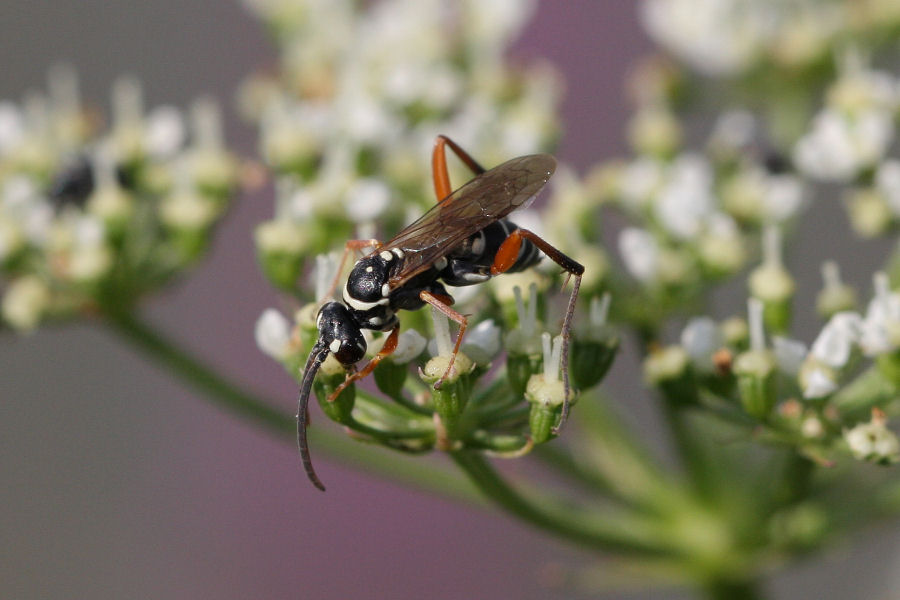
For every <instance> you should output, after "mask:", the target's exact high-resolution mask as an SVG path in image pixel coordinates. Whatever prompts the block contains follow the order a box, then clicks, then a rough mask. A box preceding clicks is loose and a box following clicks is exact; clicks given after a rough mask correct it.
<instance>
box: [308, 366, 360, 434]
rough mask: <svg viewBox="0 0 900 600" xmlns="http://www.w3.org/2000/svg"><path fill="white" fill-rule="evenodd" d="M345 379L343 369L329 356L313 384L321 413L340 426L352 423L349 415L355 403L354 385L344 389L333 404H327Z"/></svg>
mask: <svg viewBox="0 0 900 600" xmlns="http://www.w3.org/2000/svg"><path fill="white" fill-rule="evenodd" d="M346 377H347V372H346V370H345V369H344V367H343V366H342V365H341V363H339V362H338V361H337V359H335V358H334V356H333V355H331V354H329V355H328V358H326V359H325V362H323V363H322V367H321V368H320V369H319V373H318V375H317V377H316V379H315V381H314V382H313V390H314V391H315V393H316V399H317V400H318V401H319V406H320V407H321V409H322V412H324V413H325V415H326V416H328V418H329V419H331V420H332V421H335V422H337V423H340V424H342V425H348V424H349V423H350V422H351V421H352V416H351V414H352V412H353V406H354V404H355V403H356V384H352V383H351V384H350V385H348V386H347V387H346V388H344V390H343V391H342V392H341V393H340V395H338V397H337V398H335V400H334V402H329V401H328V398H329V397H330V396H331V394H333V393H334V391H335V390H336V389H337V388H338V386H340V385H341V384H342V383H344V380H345V379H346Z"/></svg>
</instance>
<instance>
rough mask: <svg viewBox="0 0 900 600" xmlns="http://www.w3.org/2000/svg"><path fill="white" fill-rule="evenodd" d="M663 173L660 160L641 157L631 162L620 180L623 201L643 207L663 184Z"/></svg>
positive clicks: (628, 204)
mask: <svg viewBox="0 0 900 600" xmlns="http://www.w3.org/2000/svg"><path fill="white" fill-rule="evenodd" d="M663 175H664V168H663V165H662V163H660V162H659V161H656V160H653V159H650V158H639V159H638V160H635V161H633V162H631V163H629V164H628V165H626V166H625V168H624V169H623V170H622V176H621V179H620V180H619V194H620V195H621V197H622V201H623V202H624V203H625V204H626V205H627V206H628V207H630V208H634V209H640V208H643V207H644V206H646V205H647V203H649V202H650V199H651V198H652V197H653V196H654V194H656V192H657V190H658V189H659V187H660V186H661V185H662V182H663Z"/></svg>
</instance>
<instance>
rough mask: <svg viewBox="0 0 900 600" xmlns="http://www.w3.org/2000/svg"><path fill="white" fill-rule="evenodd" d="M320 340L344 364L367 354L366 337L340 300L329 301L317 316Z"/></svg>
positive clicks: (354, 361)
mask: <svg viewBox="0 0 900 600" xmlns="http://www.w3.org/2000/svg"><path fill="white" fill-rule="evenodd" d="M316 324H317V325H318V327H319V341H320V342H321V343H322V344H324V345H325V347H327V348H328V350H329V351H330V352H331V353H332V354H334V357H335V358H336V359H337V360H338V362H340V363H341V364H342V365H352V364H356V363H358V362H359V361H360V360H362V358H363V356H365V354H366V339H365V338H364V337H363V334H362V331H361V330H360V328H359V325H357V323H356V321H355V320H354V319H353V316H352V315H351V313H350V310H349V309H348V308H347V307H346V306H344V305H343V304H341V303H340V302H329V303H328V304H326V305H325V306H323V307H322V308H321V310H319V316H318V317H316Z"/></svg>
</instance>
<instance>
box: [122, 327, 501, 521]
mask: <svg viewBox="0 0 900 600" xmlns="http://www.w3.org/2000/svg"><path fill="white" fill-rule="evenodd" d="M107 317H108V318H107V321H106V322H107V323H108V324H109V325H110V326H111V328H112V331H114V332H115V333H116V334H118V335H119V336H121V337H122V338H123V339H125V340H127V341H128V342H130V343H131V344H132V345H133V346H134V347H135V348H137V349H138V350H140V351H141V352H142V353H144V354H145V355H146V356H148V357H149V358H151V359H153V360H154V361H155V362H156V363H157V364H159V365H161V366H163V367H165V368H166V369H168V370H169V371H171V372H172V373H173V374H175V375H177V376H178V377H179V378H180V379H182V380H183V381H184V382H185V383H187V384H188V385H190V386H191V387H193V388H194V389H195V390H197V391H199V392H200V393H202V394H203V395H204V397H205V398H206V399H207V400H209V401H210V402H211V403H212V404H213V405H214V406H216V407H218V408H223V409H225V410H226V411H228V412H230V413H232V414H234V415H235V416H237V417H239V418H243V419H247V420H248V421H249V422H251V423H253V424H254V425H256V426H257V427H261V428H262V429H263V430H265V431H267V432H268V433H271V434H274V435H276V436H277V437H279V438H281V439H284V440H290V441H293V440H294V436H295V434H296V427H297V421H296V418H295V417H293V416H291V415H289V414H286V413H284V412H282V411H280V410H278V409H276V408H273V406H274V405H275V402H274V401H272V400H268V399H264V398H261V397H260V396H258V395H256V394H253V393H251V392H247V391H244V390H242V389H241V387H240V386H238V385H237V384H235V383H234V382H232V381H229V380H228V379H226V378H224V377H222V376H221V375H219V373H217V372H216V371H215V370H214V369H212V368H210V367H208V366H206V365H205V364H203V363H202V362H201V361H200V360H198V359H197V358H195V357H193V356H192V355H190V354H189V353H187V352H185V351H184V350H182V349H181V348H180V347H179V346H178V344H177V343H175V342H173V341H171V340H169V339H168V338H166V337H165V336H163V335H161V334H160V333H158V332H157V331H156V330H155V329H154V328H153V327H152V326H150V325H148V324H146V323H144V322H143V321H141V320H140V319H139V318H138V317H137V316H136V315H134V314H131V313H125V312H116V313H109V314H107ZM310 443H311V445H312V446H314V447H316V448H317V449H319V450H322V451H324V452H326V453H327V454H329V455H331V456H333V457H336V458H340V459H344V460H346V461H347V462H349V463H353V464H354V465H356V466H358V467H362V468H364V469H366V470H367V471H370V472H378V473H380V474H383V475H385V476H387V477H390V478H391V479H393V480H395V481H399V482H402V483H406V484H410V485H414V486H416V487H418V488H420V489H424V490H427V491H430V492H434V493H436V494H439V495H442V496H449V497H452V498H456V499H458V500H464V501H466V502H470V503H476V504H483V503H484V501H483V500H482V498H481V496H480V495H479V494H478V492H477V490H475V489H474V488H473V487H472V486H471V485H469V483H468V482H467V481H466V480H465V478H463V477H461V476H459V475H458V474H457V473H455V472H454V471H452V470H450V469H446V468H442V467H440V466H437V465H435V464H434V463H433V462H428V463H427V464H424V463H423V462H422V460H421V459H419V460H414V459H410V458H408V457H405V456H402V455H398V454H397V453H396V452H391V451H389V450H386V449H384V450H382V449H373V448H372V446H370V445H368V444H360V443H355V442H351V441H348V440H347V438H346V437H345V436H341V435H336V434H333V433H330V432H328V431H326V430H325V429H323V428H322V427H317V428H315V429H313V430H311V431H310ZM298 462H299V459H298Z"/></svg>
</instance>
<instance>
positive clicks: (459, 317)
mask: <svg viewBox="0 0 900 600" xmlns="http://www.w3.org/2000/svg"><path fill="white" fill-rule="evenodd" d="M419 298H421V299H422V300H424V301H425V302H427V303H428V304H430V305H431V306H433V307H434V308H436V309H438V310H439V311H441V312H442V313H443V314H444V315H445V316H446V317H447V318H448V319H452V320H453V321H456V322H457V323H458V324H459V333H457V334H456V343H455V344H454V345H453V353H452V354H451V355H450V361H449V362H448V363H447V369H446V370H445V371H444V374H443V375H441V378H440V379H438V380H437V381H436V382H435V384H434V389H436V390H437V389H440V387H441V385H442V384H443V383H444V380H446V379H447V376H448V375H450V369H452V368H453V363H454V362H456V355H457V354H458V353H459V347H460V345H461V344H462V339H463V336H464V335H465V333H466V327H467V326H468V324H469V320H468V319H467V318H466V315H464V314H462V313H460V312H457V311H455V310H453V309H452V308H450V305H451V304H453V298H451V297H450V296H438V295H435V294H432V293H431V292H426V291H425V290H422V291H421V292H419Z"/></svg>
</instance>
